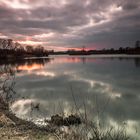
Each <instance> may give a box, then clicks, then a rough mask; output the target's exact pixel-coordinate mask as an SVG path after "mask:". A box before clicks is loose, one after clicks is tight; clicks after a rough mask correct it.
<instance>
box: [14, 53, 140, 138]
mask: <svg viewBox="0 0 140 140" xmlns="http://www.w3.org/2000/svg"><path fill="white" fill-rule="evenodd" d="M12 66H13V67H14V68H16V70H17V72H16V74H15V80H16V86H15V91H16V92H17V93H18V94H19V95H20V99H19V100H18V101H16V102H15V103H14V104H13V106H12V109H13V111H15V112H16V114H17V115H18V116H20V117H25V118H28V117H30V116H31V115H32V114H31V111H30V104H31V102H34V103H40V111H39V112H38V111H34V112H33V115H32V117H34V118H43V117H50V116H51V115H53V114H56V113H61V114H62V113H65V114H71V113H75V112H76V111H77V112H80V113H81V114H84V113H85V110H86V114H87V117H88V118H89V119H90V120H94V119H97V118H100V119H101V121H102V123H103V124H104V125H105V126H108V125H112V126H117V125H119V126H120V125H122V123H123V122H126V123H127V125H128V127H127V129H128V132H129V133H130V134H133V135H134V136H135V137H139V134H140V57H139V56H137V57H136V56H135V57H134V56H85V57H80V56H51V57H50V59H49V60H37V61H36V60H33V61H31V60H30V61H27V62H26V63H20V64H16V65H12ZM22 97H24V98H22ZM85 108H86V109H85ZM139 138H140V137H139Z"/></svg>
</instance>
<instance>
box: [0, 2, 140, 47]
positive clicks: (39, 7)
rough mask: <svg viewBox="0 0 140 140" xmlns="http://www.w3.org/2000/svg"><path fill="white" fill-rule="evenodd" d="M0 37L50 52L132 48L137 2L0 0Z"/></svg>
mask: <svg viewBox="0 0 140 140" xmlns="http://www.w3.org/2000/svg"><path fill="white" fill-rule="evenodd" d="M0 38H12V39H13V40H15V41H18V42H19V43H22V44H30V45H43V46H44V47H45V48H46V49H54V50H67V49H71V48H75V49H76V48H82V47H83V46H85V47H86V48H87V49H103V48H119V47H132V46H134V44H135V41H136V40H140V0H0Z"/></svg>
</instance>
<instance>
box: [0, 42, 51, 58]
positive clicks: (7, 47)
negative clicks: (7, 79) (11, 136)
mask: <svg viewBox="0 0 140 140" xmlns="http://www.w3.org/2000/svg"><path fill="white" fill-rule="evenodd" d="M33 56H36V57H41V56H48V51H47V50H45V49H44V47H42V46H41V45H38V46H36V47H35V46H31V45H27V46H23V45H21V44H20V43H18V42H15V41H13V40H12V39H0V58H11V57H15V58H17V57H18V58H22V57H33Z"/></svg>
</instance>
